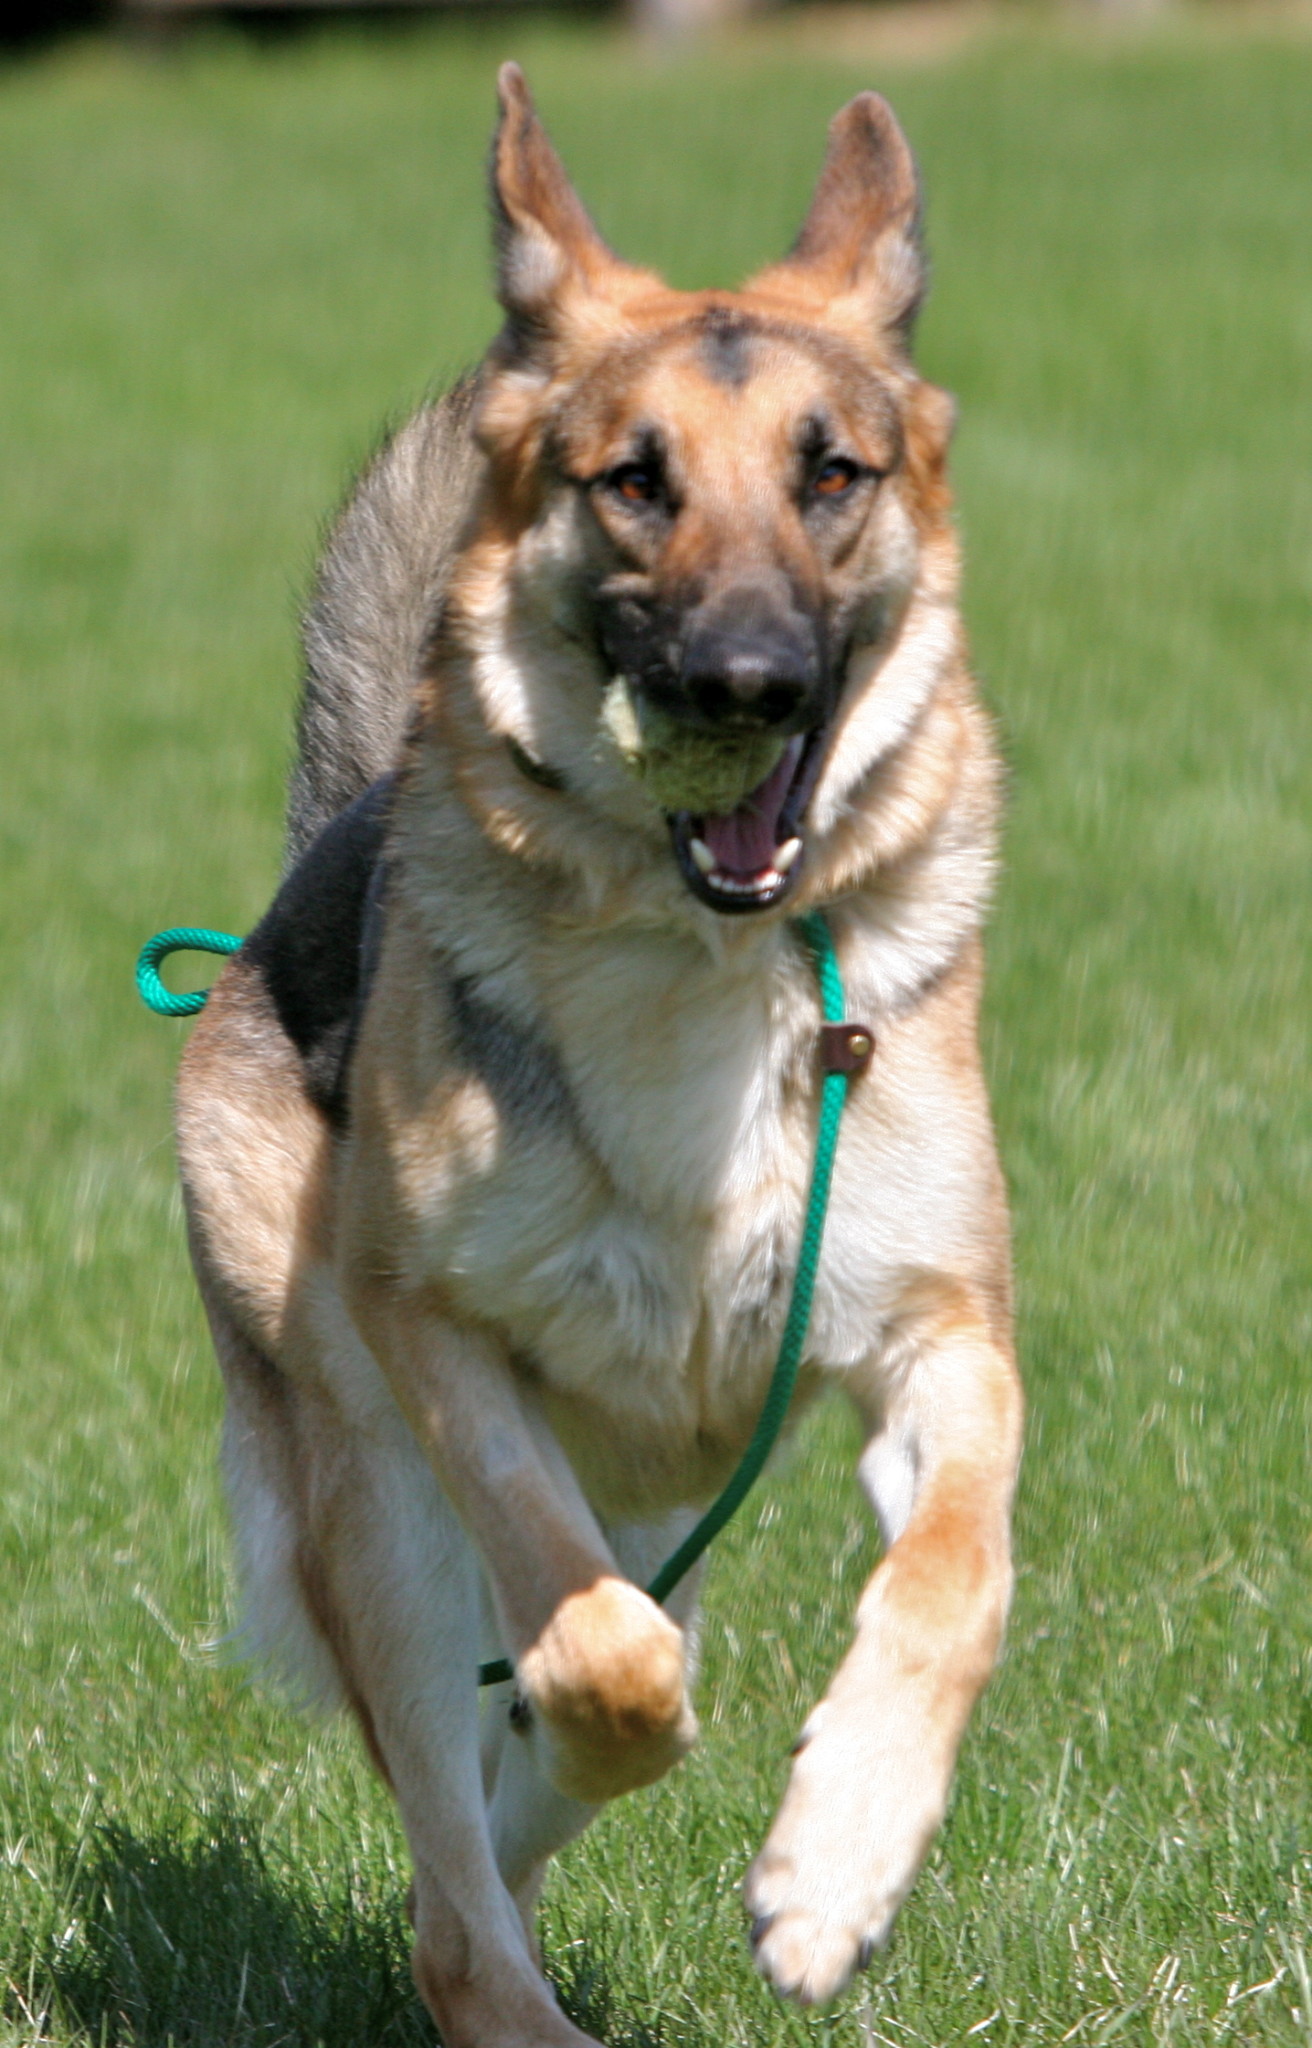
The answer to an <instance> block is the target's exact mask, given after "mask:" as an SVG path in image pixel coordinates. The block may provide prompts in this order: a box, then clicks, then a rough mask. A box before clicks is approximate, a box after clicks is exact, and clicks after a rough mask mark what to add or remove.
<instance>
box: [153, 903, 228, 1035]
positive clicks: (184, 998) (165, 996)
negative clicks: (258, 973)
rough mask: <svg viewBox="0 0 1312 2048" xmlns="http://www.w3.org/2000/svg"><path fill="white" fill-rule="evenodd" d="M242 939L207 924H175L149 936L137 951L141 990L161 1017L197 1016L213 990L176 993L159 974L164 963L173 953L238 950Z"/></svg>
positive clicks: (197, 989) (198, 989)
mask: <svg viewBox="0 0 1312 2048" xmlns="http://www.w3.org/2000/svg"><path fill="white" fill-rule="evenodd" d="M240 945H241V940H240V939H236V938H234V937H233V935H232V933H231V932H210V931H206V930H205V928H204V926H203V925H190V924H179V925H173V926H171V927H170V929H169V930H168V931H166V932H156V934H155V936H154V938H153V939H147V941H146V943H145V945H144V946H143V947H142V949H141V951H140V952H139V953H138V955H137V994H138V995H139V996H140V997H141V1000H142V1002H143V1003H144V1004H145V1005H146V1008H147V1009H148V1010H153V1011H154V1012H155V1015H156V1016H157V1017H194V1016H195V1014H196V1012H197V1010H203V1009H204V1007H205V1005H206V1003H207V1002H208V1000H209V990H208V989H204V988H194V989H191V990H189V991H188V993H187V994H186V995H180V996H175V995H174V994H173V993H172V992H171V991H170V990H169V989H166V988H165V986H164V984H163V982H162V981H161V980H160V978H159V969H160V963H161V962H162V961H164V960H167V959H168V957H169V954H170V953H235V952H236V951H237V948H238V947H239V946H240Z"/></svg>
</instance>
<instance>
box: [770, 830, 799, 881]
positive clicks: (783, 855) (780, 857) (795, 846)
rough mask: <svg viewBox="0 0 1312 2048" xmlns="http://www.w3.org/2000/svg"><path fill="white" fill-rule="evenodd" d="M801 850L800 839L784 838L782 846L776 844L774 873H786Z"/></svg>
mask: <svg viewBox="0 0 1312 2048" xmlns="http://www.w3.org/2000/svg"><path fill="white" fill-rule="evenodd" d="M801 851H802V842H801V840H800V839H785V841H784V843H783V845H782V846H776V848H775V850H774V865H775V872H776V874H780V875H786V874H787V873H788V870H789V868H790V867H791V866H792V865H793V862H794V861H795V860H796V859H797V856H798V854H799V853H800V852H801Z"/></svg>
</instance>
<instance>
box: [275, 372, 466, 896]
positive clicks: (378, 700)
mask: <svg viewBox="0 0 1312 2048" xmlns="http://www.w3.org/2000/svg"><path fill="white" fill-rule="evenodd" d="M474 396H475V384H474V380H473V379H472V378H467V379H466V380H465V381H464V382H462V383H460V384H457V385H456V386H455V388H454V389H453V390H451V391H449V392H448V393H447V395H446V397H445V398H442V399H439V400H438V402H437V403H436V404H434V405H429V406H425V407H424V409H423V410H422V411H421V412H419V413H416V415H415V417H414V418H413V419H412V420H411V421H410V422H409V423H408V424H407V425H406V426H404V427H402V429H401V431H400V432H399V433H398V434H396V435H395V436H394V437H393V438H392V440H390V441H389V442H388V443H387V444H386V445H385V446H384V447H383V448H382V449H381V450H380V451H379V453H378V454H377V455H376V456H375V457H374V460H373V461H372V462H371V463H370V465H369V467H368V468H367V469H366V470H365V472H364V474H363V476H362V477H361V478H360V481H359V483H358V484H357V485H356V487H355V490H354V492H353V493H352V495H351V497H350V499H349V500H348V502H347V505H346V508H345V510H344V511H343V512H342V514H341V516H340V518H339V519H338V521H337V524H336V526H335V527H334V529H333V531H332V533H331V535H330V537H329V541H328V546H327V548H326V550H325V552H324V557H323V560H322V562H321V564H320V567H319V574H318V577H317V579H316V582H315V588H314V595H313V597H312V599H311V601H310V606H309V610H308V611H307V613H306V617H305V627H304V649H305V681H304V685H303V687H302V691H301V703H300V712H299V715H298V718H297V729H296V742H297V743H296V760H295V764H294V766H293V768H292V774H291V784H290V788H289V790H288V798H287V865H288V866H289V867H290V866H291V865H292V864H293V863H294V862H295V861H297V860H298V859H299V858H300V856H301V854H302V853H304V851H305V849H306V848H307V847H308V846H309V845H310V843H311V841H312V840H314V839H315V838H317V836H318V834H319V833H320V832H321V831H322V830H323V828H324V826H325V825H326V824H328V823H329V821H330V820H331V819H333V818H335V817H336V816H337V814H338V812H339V811H342V810H344V809H345V808H346V806H347V805H348V804H349V803H352V802H354V800H355V798H356V797H358V796H359V795H360V794H361V792H362V791H363V790H366V789H367V788H368V787H369V785H370V784H371V783H373V782H376V781H377V780H378V778H379V776H380V775H386V774H387V773H388V771H389V770H390V769H392V768H394V767H395V766H396V764H397V761H398V759H399V758H400V754H401V748H402V743H403V741H404V739H405V733H406V727H407V723H408V720H409V715H410V706H411V703H412V701H413V698H414V693H415V686H416V683H417V681H418V678H419V669H420V663H421V661H422V658H423V654H424V649H425V647H426V645H427V643H428V641H429V639H430V637H431V635H432V633H433V630H434V627H435V625H436V623H437V619H438V616H439V614H440V612H441V607H442V600H443V597H444V595H445V592H446V587H447V581H448V578H449V575H450V571H451V563H452V561H453V559H454V556H455V552H456V547H457V545H458V542H459V539H460V535H461V531H462V529H463V527H464V524H465V521H466V518H467V515H468V512H469V507H470V502H471V497H472V492H473V486H474V480H475V476H476V473H477V456H476V451H475V448H474V444H473V441H472V439H471V436H470V419H471V415H472V413H473V407H474Z"/></svg>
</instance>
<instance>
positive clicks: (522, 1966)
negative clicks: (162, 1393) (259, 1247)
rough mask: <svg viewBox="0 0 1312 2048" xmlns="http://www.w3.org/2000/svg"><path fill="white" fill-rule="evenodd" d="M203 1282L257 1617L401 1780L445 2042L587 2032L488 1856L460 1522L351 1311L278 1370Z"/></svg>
mask: <svg viewBox="0 0 1312 2048" xmlns="http://www.w3.org/2000/svg"><path fill="white" fill-rule="evenodd" d="M200 1278H201V1288H202V1294H203V1296H204V1298H205V1302H206V1308H207V1310H208V1312H209V1317H210V1323H211V1328H212V1330H213V1333H214V1340H215V1346H216V1349H217V1351H218V1354H219V1358H220V1362H221V1364H222V1367H223V1372H224V1379H225V1383H226V1386H227V1392H228V1411H227V1417H226V1421H225V1444H224V1464H225V1474H226V1478H227V1483H228V1491H229V1496H230V1499H231V1503H232V1508H233V1514H234V1520H235V1522H236V1525H237V1529H236V1533H237V1548H238V1555H239V1558H240V1560H241V1564H242V1575H243V1580H244V1586H245V1593H246V1599H247V1606H248V1613H249V1621H250V1625H251V1633H252V1635H253V1637H254V1638H255V1639H256V1641H257V1642H258V1644H259V1645H260V1647H261V1648H262V1649H263V1650H264V1651H266V1652H267V1653H268V1654H269V1655H270V1657H271V1659H272V1660H273V1661H274V1662H275V1663H276V1664H277V1665H278V1666H279V1667H280V1668H281V1669H282V1670H283V1671H284V1672H285V1673H286V1674H287V1675H288V1676H289V1677H290V1678H291V1679H292V1681H293V1683H295V1684H297V1685H298V1687H299V1689H300V1690H302V1691H306V1692H313V1693H314V1694H316V1695H318V1696H320V1697H325V1696H326V1697H328V1698H330V1699H331V1698H333V1697H334V1696H335V1697H337V1698H342V1697H344V1698H345V1700H346V1701H347V1703H348V1704H349V1705H350V1707H351V1708H352V1710H353V1712H354V1714H355V1716H356V1719H357V1720H358V1722H359V1724H360V1727H361V1730H362V1733H363V1735H364V1738H365V1741H366V1744H367V1746H368V1748H369V1750H370V1752H371V1754H372V1756H373V1758H374V1761H375V1763H376V1764H377V1766H378V1768H379V1770H380V1771H381V1772H382V1774H383V1776H384V1777H385V1778H386V1779H387V1781H388V1783H389V1784H390V1785H391V1787H392V1789H393V1791H394V1793H395V1795H396V1798H397V1802H398V1804H399V1806H400V1809H401V1817H402V1820H403V1822H404V1824H405V1829H406V1835H407V1838H408V1840H409V1844H410V1849H411V1854H412V1856H413V1860H414V1885H413V1890H412V1919H413V1922H414V1928H415V1950H414V1961H413V1967H414V1975H415V1981H416V1984H417V1986H418V1988H419V1991H420V1993H421V1995H422V1996H423V1998H424V2000H425V2003H426V2004H427V2005H428V2007H429V2009H430V2011H431V2012H432V2014H433V2017H434V2019H435V2020H436V2021H437V2024H438V2026H439V2028H440V2029H441V2033H442V2039H443V2042H444V2044H445V2048H595V2044H591V2043H590V2041H589V2037H588V2036H587V2035H585V2034H582V2033H580V2032H579V2030H578V2029H577V2028H576V2027H574V2026H573V2025H572V2024H571V2023H570V2022H569V2020H567V2019H566V2017H565V2015H564V2014H563V2013H562V2012H561V2011H560V2010H559V2008H558V2007H557V2005H556V2003H555V2000H554V1998H553V1997H552V1994H551V1991H550V1988H549V1986H548V1985H547V1983H546V1981H545V1979H544V1978H543V1977H542V1975H541V1972H540V1970H539V1968H538V1966H537V1962H536V1957H535V1952H534V1949H533V1945H532V1941H531V1938H530V1937H529V1936H528V1935H527V1934H526V1931H525V1925H524V1921H523V1919H522V1917H521V1912H520V1910H519V1908H518V1906H517V1903H516V1901H515V1900H513V1899H512V1897H511V1895H510V1893H509V1891H508V1890H507V1888H506V1885H505V1884H504V1883H503V1881H502V1878H501V1876H500V1874H499V1872H498V1870H497V1865H496V1858H495V1855H494V1851H493V1844H492V1837H491V1834H490V1831H489V1826H488V1816H487V1809H486V1804H485V1800H484V1794H483V1785H482V1778H481V1773H480V1768H479V1750H478V1735H479V1729H478V1706H477V1687H476V1662H477V1657H478V1648H479V1641H478V1637H479V1573H478V1566H477V1562H476V1559H475V1556H474V1552H473V1549H472V1547H471V1545H470V1543H469V1541H468V1538H467V1537H466V1536H465V1534H464V1532H463V1530H462V1529H461V1527H460V1525H459V1523H458V1522H457V1520H456V1518H455V1516H454V1514H453V1512H452V1510H451V1508H450V1506H449V1504H448V1503H447V1502H446V1500H445V1498H444V1497H443V1495H442V1493H441V1491H440V1489H439V1488H438V1486H437V1484H436V1481H435V1480H434V1478H433V1475H432V1472H431V1470H430V1468H429V1466H428V1464H427V1462H426V1461H425V1460H424V1458H423V1457H422V1456H421V1454H420V1452H419V1450H418V1448H417V1446H416V1445H415V1443H414V1440H413V1438H412V1437H411V1436H410V1433H409V1431H408V1430H407V1429H406V1427H405V1425H404V1423H403V1422H402V1420H401V1418H400V1416H399V1415H398V1414H397V1411H396V1409H395V1407H394V1405H393V1404H392V1401H391V1397H390V1395H389V1394H388V1393H387V1391H386V1389H385V1388H384V1387H383V1385H382V1383H381V1381H380V1380H379V1378H378V1374H377V1368H376V1367H375V1366H374V1365H373V1361H372V1360H371V1359H370V1358H369V1357H368V1354H367V1353H366V1352H365V1351H364V1349H363V1347H362V1346H361V1345H360V1344H359V1342H358V1340H356V1339H355V1338H354V1336H353V1333H352V1332H350V1331H349V1329H348V1328H347V1326H346V1324H345V1318H344V1316H341V1317H340V1327H339V1329H338V1330H337V1332H336V1333H335V1341H334V1342H332V1343H330V1344H329V1345H325V1346H321V1347H319V1349H320V1355H319V1357H318V1358H317V1359H316V1360H315V1361H314V1365H315V1367H317V1368H318V1369H317V1370H311V1369H309V1366H308V1362H306V1361H302V1360H301V1359H298V1360H297V1361H296V1369H295V1370H294V1371H290V1372H288V1371H283V1370H282V1369H280V1368H279V1367H276V1366H274V1365H272V1364H271V1363H269V1361H268V1360H266V1359H264V1358H263V1357H261V1356H260V1354H259V1353H258V1352H257V1351H256V1350H255V1348H254V1347H253V1346H252V1345H251V1344H250V1343H249V1342H248V1340H247V1339H246V1337H245V1336H244V1335H243V1334H242V1332H241V1330H240V1329H239V1328H238V1326H237V1324H236V1323H235V1321H234V1320H233V1318H232V1316H231V1315H230V1314H229V1313H228V1311H227V1309H226V1308H225V1306H224V1304H223V1302H222V1300H221V1298H220V1297H219V1295H218V1293H217V1290H216V1288H215V1286H214V1284H213V1282H212V1279H210V1277H209V1276H207V1275H206V1274H205V1272H204V1269H203V1267H202V1268H201V1272H200ZM339 1314H340V1312H339ZM303 1334H304V1333H303V1332H302V1335H303ZM295 1348H296V1349H297V1350H298V1351H299V1350H301V1349H302V1346H301V1345H297V1346H296V1347H295ZM303 1363H305V1364H306V1369H304V1370H302V1369H300V1368H301V1366H302V1364H303ZM515 1747H516V1749H517V1750H518V1749H519V1748H520V1747H521V1745H519V1744H516V1745H515ZM552 1796H553V1797H555V1796H556V1795H552ZM584 1817H585V1818H586V1810H585V1815H584ZM573 1831H574V1830H573V1829H569V1830H567V1832H573Z"/></svg>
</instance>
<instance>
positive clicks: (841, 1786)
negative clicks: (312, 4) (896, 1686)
mask: <svg viewBox="0 0 1312 2048" xmlns="http://www.w3.org/2000/svg"><path fill="white" fill-rule="evenodd" d="M821 1711H822V1712H823V1709H822V1710H821ZM881 1747H882V1746H881V1745H871V1748H873V1749H874V1751H875V1753H874V1754H871V1753H870V1750H869V1749H867V1752H866V1754H864V1755H862V1753H861V1745H859V1744H846V1743H844V1741H843V1739H842V1736H841V1733H840V1731H839V1730H838V1729H837V1728H834V1729H833V1730H832V1731H824V1732H822V1731H821V1729H816V1731H815V1733H814V1735H813V1737H812V1739H811V1740H809V1741H805V1740H804V1747H803V1748H802V1750H801V1753H800V1754H799V1756H798V1758H797V1761H796V1763H795V1764H794V1766H793V1772H792V1776H791V1778H790V1779H789V1784H788V1790H787V1792H786V1793H785V1795H784V1801H783V1804H782V1806H781V1807H780V1809H779V1813H778V1816H777V1818H776V1820H775V1823H774V1826H773V1827H772V1828H771V1830H770V1834H769V1836H768V1838H767V1840H766V1843H765V1846H764V1848H763V1849H762V1850H761V1853H760V1855H759V1856H758V1857H757V1858H756V1861H755V1862H754V1863H753V1865H752V1867H751V1869H750V1870H749V1871H748V1873H747V1881H746V1884H745V1886H744V1899H745V1901H746V1905H747V1910H748V1912H749V1913H750V1914H751V1916H752V1945H753V1948H754V1949H755V1952H756V1963H757V1967H758V1969H759V1970H760V1971H761V1974H762V1975H763V1976H764V1977H765V1978H767V1979H768V1981H769V1982H770V1983H771V1984H773V1985H774V1987H775V1989H776V1991H779V1992H781V1993H782V1994H783V1995H784V1996H785V1997H788V1998H795V1999H796V2000H797V2001H798V2003H799V2004H801V2005H824V2004H825V2003H826V2002H827V2001H828V2000H829V1999H831V1998H834V1997H836V1996H837V1994H838V1993H839V1992H840V1991H841V1990H842V1988H843V1986H844V1985H845V1984H846V1983H847V1980H848V1978H849V1977H850V1976H851V1975H852V1973H853V1971H855V1970H859V1969H862V1968H864V1966H865V1964H866V1963H867V1962H869V1960H870V1957H871V1955H872V1954H873V1953H874V1951H875V1950H876V1949H879V1948H882V1947H883V1946H884V1944H885V1942H886V1941H887V1940H888V1937H889V1935H890V1934H891V1932H892V1929H893V1922H894V1920H895V1919H896V1918H897V1914H898V1909H899V1907H900V1906H901V1904H902V1902H903V1900H904V1899H905V1898H906V1895H907V1893H908V1892H909V1891H910V1889H911V1887H912V1884H913V1883H914V1882H915V1878H916V1874H917V1872H918V1871H919V1869H920V1866H921V1864H922V1862H923V1861H924V1858H925V1855H926V1852H927V1850H928V1848H929V1845H930V1842H931V1841H932V1840H933V1837H934V1832H935V1829H936V1828H937V1827H938V1824H939V1822H940V1820H941V1819H942V1817H943V1806H944V1800H945V1795H946V1789H947V1784H946V1775H945V1774H944V1773H942V1772H941V1771H937V1770H934V1769H929V1770H926V1769H925V1767H924V1760H923V1759H913V1758H911V1757H909V1756H907V1755H906V1754H905V1753H904V1754H903V1755H902V1756H898V1754H897V1753H896V1750H895V1749H892V1748H885V1749H883V1753H882V1754H880V1753H879V1751H880V1748H881Z"/></svg>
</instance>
